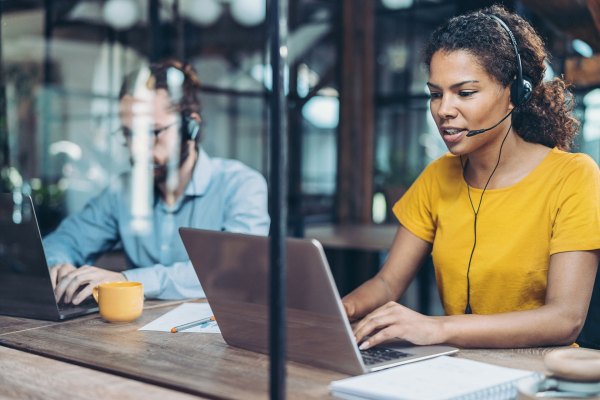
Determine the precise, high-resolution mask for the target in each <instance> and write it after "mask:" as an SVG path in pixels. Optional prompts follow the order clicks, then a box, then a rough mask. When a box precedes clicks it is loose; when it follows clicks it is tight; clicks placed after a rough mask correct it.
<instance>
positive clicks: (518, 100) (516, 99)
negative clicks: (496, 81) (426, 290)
mask: <svg viewBox="0 0 600 400" xmlns="http://www.w3.org/2000/svg"><path fill="white" fill-rule="evenodd" d="M488 15H489V16H490V17H491V18H492V19H494V20H496V22H498V23H499V24H500V26H501V27H502V28H503V29H504V30H505V31H506V33H508V36H509V38H510V42H511V43H512V47H513V50H514V51H515V59H516V64H517V76H516V77H515V79H514V81H513V82H512V83H511V85H510V101H511V102H512V103H513V104H514V106H515V107H514V108H513V109H512V110H510V111H509V112H508V114H506V115H505V116H504V118H502V119H501V120H500V121H498V122H497V123H496V124H495V125H494V126H492V127H489V128H485V129H477V130H472V131H469V132H468V133H467V136H469V137H470V136H475V135H479V134H480V133H484V132H487V131H489V130H492V129H494V128H495V127H497V126H498V125H500V123H501V122H502V121H504V120H505V119H506V118H508V116H509V115H511V114H512V112H513V111H514V110H515V109H516V108H518V107H519V106H521V105H523V104H524V103H526V102H527V101H528V100H529V99H530V98H531V94H532V92H533V85H532V84H531V79H529V78H527V77H525V76H523V66H522V65H521V56H520V55H519V48H518V47H517V41H516V40H515V36H514V35H513V33H512V31H511V30H510V28H509V27H508V25H506V23H505V22H504V21H502V19H500V18H499V17H497V16H495V15H493V14H488ZM511 128H512V124H511ZM511 128H509V130H508V131H507V132H506V135H505V136H504V140H502V144H501V145H500V154H498V162H497V163H496V166H495V167H494V170H493V171H492V173H491V174H490V177H489V178H488V180H487V182H486V184H485V187H484V188H483V191H482V192H481V197H480V198H479V204H478V206H477V208H475V205H474V204H473V200H472V199H471V192H470V187H469V184H468V183H467V193H468V195H469V202H470V203H471V208H472V209H473V214H474V215H475V220H474V222H473V230H474V232H473V233H474V240H473V248H472V249H471V255H470V256H469V263H468V265H467V304H466V306H465V314H472V313H473V311H472V309H471V280H470V279H469V272H470V271H471V261H472V260H473V253H475V246H476V245H477V217H478V216H479V210H480V209H481V202H482V200H483V195H484V194H485V191H486V189H487V187H488V185H489V183H490V181H491V180H492V176H493V175H494V173H495V172H496V169H497V168H498V165H500V157H501V155H502V147H503V146H504V142H505V141H506V138H507V137H508V132H509V131H510V129H511ZM461 165H462V167H463V174H464V173H465V171H466V163H465V164H463V162H462V158H461ZM465 182H466V179H465Z"/></svg>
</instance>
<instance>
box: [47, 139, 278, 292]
mask: <svg viewBox="0 0 600 400" xmlns="http://www.w3.org/2000/svg"><path fill="white" fill-rule="evenodd" d="M129 179H130V176H129V174H125V175H123V176H122V177H120V179H119V181H118V182H117V183H116V184H114V185H111V186H110V187H109V188H107V189H105V190H104V191H103V192H102V193H101V194H99V195H98V196H97V197H95V198H93V199H92V200H91V201H90V202H89V203H88V204H87V205H86V206H85V207H84V209H83V210H82V211H81V212H79V213H77V214H74V215H72V216H70V217H68V218H66V219H65V220H64V221H63V222H62V223H61V224H60V226H59V227H58V229H56V231H54V232H53V233H51V234H50V235H48V236H46V237H45V238H44V249H45V251H46V258H47V261H48V265H50V266H53V265H56V264H63V263H70V264H73V265H75V266H78V267H79V266H81V265H85V264H88V265H94V262H95V261H96V259H97V258H98V257H99V256H101V255H102V254H103V253H105V252H106V251H109V250H111V249H112V248H113V247H114V246H115V245H116V244H117V243H119V242H121V244H122V246H123V250H124V252H125V255H126V256H127V262H128V268H129V269H128V270H126V271H124V272H123V274H124V275H125V276H126V277H127V279H128V280H130V281H137V282H141V283H142V284H143V285H144V294H145V296H146V297H147V298H158V299H181V298H196V297H204V291H203V290H202V287H201V286H200V283H199V282H198V278H197V276H196V273H195V272H194V268H193V267H192V264H191V262H190V261H189V257H188V255H187V252H186V251H185V248H184V246H183V243H182V241H181V238H180V237H179V232H178V228H179V227H193V228H200V229H209V230H218V231H221V230H223V231H230V232H240V233H249V234H256V235H268V233H269V224H270V218H269V214H268V208H267V207H268V205H267V203H268V192H267V184H266V182H265V179H264V178H263V176H262V175H261V174H260V173H258V172H257V171H255V170H253V169H250V168H249V167H247V166H245V165H244V164H242V163H241V162H239V161H234V160H226V159H221V158H210V157H209V156H208V155H207V154H206V152H204V150H202V149H200V152H199V158H198V161H197V163H196V165H195V167H194V171H193V174H192V179H191V180H190V182H189V183H188V185H187V186H186V189H185V192H184V195H183V196H181V197H180V198H179V199H178V200H177V202H176V203H175V204H174V205H173V206H168V205H167V204H165V203H164V202H163V201H162V199H160V198H159V196H155V202H154V205H153V212H152V216H151V229H150V231H149V233H148V234H146V235H143V236H140V235H136V234H135V233H134V232H133V231H132V228H131V221H132V215H131V210H130V203H129V200H128V197H129V189H130V188H131V185H129V184H128V182H129ZM99 267H101V265H99Z"/></svg>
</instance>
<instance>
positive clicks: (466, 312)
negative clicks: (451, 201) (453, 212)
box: [460, 122, 512, 314]
mask: <svg viewBox="0 0 600 400" xmlns="http://www.w3.org/2000/svg"><path fill="white" fill-rule="evenodd" d="M511 129H512V122H511V124H510V126H509V127H508V130H507V131H506V133H505V134H504V139H502V143H501V144H500V151H499V152H498V161H496V166H495V167H494V169H493V170H492V173H491V174H490V177H489V178H488V180H487V182H486V183H485V186H484V187H483V191H482V192H481V196H480V197H479V203H478V204H477V210H475V205H474V204H473V199H472V198H471V186H470V185H469V182H467V177H466V176H465V173H466V170H467V166H468V165H469V159H468V158H467V161H466V162H465V163H464V165H463V162H462V156H460V164H461V165H462V166H463V180H464V181H465V184H466V185H467V195H468V196H469V203H471V208H472V209H473V214H474V216H475V218H474V220H473V248H472V249H471V255H470V256H469V264H468V265H467V305H466V307H465V314H472V313H473V311H472V310H471V280H470V278H469V273H470V272H471V261H473V254H474V253H475V246H477V218H478V217H479V210H480V209H481V203H482V201H483V195H484V194H485V191H486V190H487V187H488V185H489V184H490V181H491V180H492V177H493V176H494V173H495V172H496V169H498V166H499V165H500V158H501V157H502V148H503V147H504V142H506V138H508V134H509V132H510V130H511Z"/></svg>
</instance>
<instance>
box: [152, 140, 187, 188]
mask: <svg viewBox="0 0 600 400" xmlns="http://www.w3.org/2000/svg"><path fill="white" fill-rule="evenodd" d="M189 156H190V151H189V150H188V146H185V145H182V146H181V153H180V154H179V165H178V167H177V170H179V168H181V166H182V165H183V163H184V162H185V161H186V160H187V159H188V157H189ZM153 167H154V168H153V170H154V186H156V187H157V186H159V185H163V184H165V183H166V182H167V175H168V172H169V167H168V163H167V164H165V165H156V164H154V165H153Z"/></svg>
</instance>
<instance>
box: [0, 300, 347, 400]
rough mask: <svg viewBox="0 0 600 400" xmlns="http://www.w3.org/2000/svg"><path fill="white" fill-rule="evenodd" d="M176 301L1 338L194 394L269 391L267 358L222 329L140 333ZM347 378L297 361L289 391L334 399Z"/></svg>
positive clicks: (262, 394) (245, 395)
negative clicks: (110, 318)
mask: <svg viewBox="0 0 600 400" xmlns="http://www.w3.org/2000/svg"><path fill="white" fill-rule="evenodd" d="M174 307H175V306H168V307H160V308H153V309H145V310H144V313H143V315H142V317H140V319H139V320H137V321H135V322H133V323H128V324H110V323H106V322H104V321H102V319H101V318H100V317H99V316H92V317H89V316H87V317H83V318H78V319H75V320H71V321H68V322H63V323H56V324H53V325H48V326H45V327H43V328H39V329H30V330H21V331H17V332H14V333H6V334H4V335H1V336H0V344H1V345H4V346H8V347H12V348H15V349H19V350H24V351H27V352H32V353H35V354H38V355H43V356H47V357H51V358H55V359H57V360H61V361H66V362H71V363H75V364H78V365H81V366H85V367H89V368H93V369H96V370H99V371H103V372H109V373H112V374H116V375H120V376H122V377H126V378H131V379H136V380H140V381H142V382H147V383H152V384H156V385H159V386H163V387H166V388H171V389H176V390H180V391H182V392H187V393H190V394H194V395H200V396H209V397H220V398H236V399H259V398H260V399H263V398H267V397H268V377H269V371H268V365H269V359H268V356H266V355H263V354H257V353H253V352H250V351H246V350H242V349H238V348H234V347H230V346H228V345H227V344H226V343H225V342H224V341H223V339H222V337H221V335H218V334H198V333H185V332H181V333H175V334H174V333H166V332H152V331H138V329H139V328H140V327H142V326H144V325H145V324H147V323H149V322H150V321H152V320H154V319H156V318H158V317H159V316H161V315H162V314H164V313H165V312H167V311H169V310H170V309H172V308H174ZM1 319H2V318H1V317H0V320H1ZM345 376H346V375H344V374H340V373H337V372H332V371H328V370H324V369H318V368H313V367H309V366H304V365H301V364H296V363H293V362H290V363H288V380H287V387H288V397H289V398H297V399H299V398H303V399H311V398H312V399H318V398H324V397H327V396H328V385H329V382H330V381H331V380H334V379H341V378H343V377H345Z"/></svg>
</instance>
